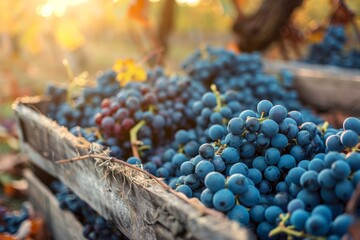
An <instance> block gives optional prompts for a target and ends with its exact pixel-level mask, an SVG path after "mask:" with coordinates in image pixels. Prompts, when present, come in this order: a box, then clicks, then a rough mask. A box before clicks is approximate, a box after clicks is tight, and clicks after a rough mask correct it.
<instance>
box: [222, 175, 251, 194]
mask: <svg viewBox="0 0 360 240" xmlns="http://www.w3.org/2000/svg"><path fill="white" fill-rule="evenodd" d="M227 186H228V188H229V190H230V191H231V192H233V193H234V194H244V193H245V192H246V191H248V189H249V183H248V179H247V178H246V177H245V176H244V175H242V174H238V173H237V174H233V175H231V176H230V177H229V179H228V181H227Z"/></svg>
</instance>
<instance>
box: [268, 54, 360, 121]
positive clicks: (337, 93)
mask: <svg viewBox="0 0 360 240" xmlns="http://www.w3.org/2000/svg"><path fill="white" fill-rule="evenodd" d="M264 68H265V71H266V72H268V73H271V74H278V73H279V71H280V70H283V69H288V70H290V71H291V72H292V73H293V74H294V76H295V88H296V89H297V90H298V93H299V96H300V98H301V100H302V101H303V102H304V103H307V104H310V105H311V106H314V107H316V108H318V109H320V110H324V111H327V110H331V109H339V110H343V111H346V112H348V113H351V114H355V115H358V116H360V71H359V70H354V69H344V68H340V67H336V66H327V65H318V64H307V63H301V62H292V61H288V62H282V61H274V60H265V61H264Z"/></svg>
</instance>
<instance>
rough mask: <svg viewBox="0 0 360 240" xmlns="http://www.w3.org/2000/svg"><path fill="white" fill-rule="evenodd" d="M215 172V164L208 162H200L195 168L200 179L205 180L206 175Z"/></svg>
mask: <svg viewBox="0 0 360 240" xmlns="http://www.w3.org/2000/svg"><path fill="white" fill-rule="evenodd" d="M214 170H215V167H214V164H212V162H210V161H207V160H202V161H200V162H199V163H198V164H197V165H196V167H195V173H196V175H197V176H198V177H200V179H204V178H205V177H206V175H208V174H209V173H211V172H213V171H214Z"/></svg>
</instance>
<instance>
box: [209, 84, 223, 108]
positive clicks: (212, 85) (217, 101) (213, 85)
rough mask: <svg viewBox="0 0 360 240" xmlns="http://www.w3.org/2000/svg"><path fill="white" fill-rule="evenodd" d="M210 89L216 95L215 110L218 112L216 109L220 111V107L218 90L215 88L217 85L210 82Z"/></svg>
mask: <svg viewBox="0 0 360 240" xmlns="http://www.w3.org/2000/svg"><path fill="white" fill-rule="evenodd" d="M210 89H211V91H212V92H213V93H214V94H215V97H216V107H215V111H216V112H218V111H220V108H221V98H220V92H219V91H218V90H217V87H216V85H215V84H211V86H210Z"/></svg>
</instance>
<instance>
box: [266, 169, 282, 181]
mask: <svg viewBox="0 0 360 240" xmlns="http://www.w3.org/2000/svg"><path fill="white" fill-rule="evenodd" d="M264 176H265V178H266V179H267V180H269V181H270V182H276V181H277V180H278V179H279V178H280V170H279V168H277V167H275V166H269V167H267V168H266V169H265V171H264Z"/></svg>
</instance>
